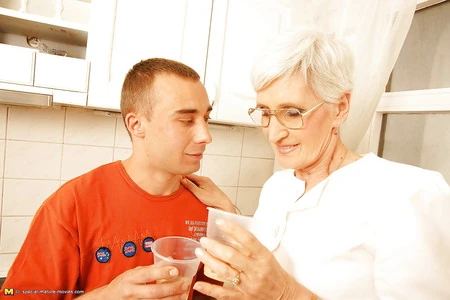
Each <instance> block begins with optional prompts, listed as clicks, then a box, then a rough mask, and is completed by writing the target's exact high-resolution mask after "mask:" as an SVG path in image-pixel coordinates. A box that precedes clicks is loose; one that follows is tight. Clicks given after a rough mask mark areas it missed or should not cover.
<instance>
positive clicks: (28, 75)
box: [0, 44, 36, 85]
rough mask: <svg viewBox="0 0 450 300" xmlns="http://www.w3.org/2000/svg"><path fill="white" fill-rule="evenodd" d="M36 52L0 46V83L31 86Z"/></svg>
mask: <svg viewBox="0 0 450 300" xmlns="http://www.w3.org/2000/svg"><path fill="white" fill-rule="evenodd" d="M35 57H36V51H35V50H31V49H27V48H22V47H16V46H11V45H6V44H0V82H7V83H15V84H25V85H33V78H34V76H33V75H34V61H35Z"/></svg>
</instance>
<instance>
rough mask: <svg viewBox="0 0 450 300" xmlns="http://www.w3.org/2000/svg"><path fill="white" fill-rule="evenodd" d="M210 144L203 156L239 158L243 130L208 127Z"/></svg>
mask: <svg viewBox="0 0 450 300" xmlns="http://www.w3.org/2000/svg"><path fill="white" fill-rule="evenodd" d="M209 129H210V131H211V136H212V142H211V144H209V145H208V146H206V151H205V154H218V155H230V156H241V151H242V139H243V136H244V128H242V127H230V126H221V125H214V124H212V125H210V126H209Z"/></svg>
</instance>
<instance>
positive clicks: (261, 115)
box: [248, 102, 324, 129]
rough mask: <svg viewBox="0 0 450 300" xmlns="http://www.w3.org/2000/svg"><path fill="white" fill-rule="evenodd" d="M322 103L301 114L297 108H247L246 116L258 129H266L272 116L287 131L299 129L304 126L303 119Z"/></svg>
mask: <svg viewBox="0 0 450 300" xmlns="http://www.w3.org/2000/svg"><path fill="white" fill-rule="evenodd" d="M323 103H324V102H320V103H319V104H316V105H314V106H313V107H312V108H311V109H310V110H308V111H306V112H304V113H302V112H300V110H299V109H297V108H282V109H268V108H260V107H257V108H249V109H248V114H249V116H250V118H252V121H253V122H254V123H255V124H256V125H258V126H260V127H268V126H269V124H270V117H271V116H272V115H273V116H275V117H276V118H277V120H278V122H280V124H281V125H283V126H284V127H286V128H288V129H300V128H302V127H303V125H304V121H303V118H304V117H306V116H307V115H309V114H310V113H312V112H313V111H314V110H315V109H317V108H318V107H319V106H321V105H322V104H323Z"/></svg>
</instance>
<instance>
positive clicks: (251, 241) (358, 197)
mask: <svg viewBox="0 0 450 300" xmlns="http://www.w3.org/2000/svg"><path fill="white" fill-rule="evenodd" d="M352 74H353V58H352V54H351V51H350V49H349V48H348V47H347V46H346V45H345V44H343V43H342V42H340V41H338V40H336V39H334V38H332V37H330V36H327V35H324V34H322V33H319V32H302V33H287V34H282V35H281V36H280V37H279V38H277V39H276V40H275V41H273V42H272V44H271V46H269V47H268V48H267V49H266V51H265V52H264V53H263V54H262V55H261V58H260V59H259V60H257V61H256V64H255V67H254V72H253V84H254V88H255V90H256V92H257V104H256V107H255V108H251V109H250V110H249V114H250V116H251V118H252V119H253V120H254V122H255V123H256V124H257V125H259V126H261V127H262V128H263V129H262V130H263V132H264V134H265V136H266V137H267V138H268V139H269V141H270V143H271V144H272V147H273V150H274V152H275V155H276V157H277V160H278V162H279V164H280V165H281V166H283V167H284V168H287V169H286V170H282V171H278V172H276V173H275V174H274V175H273V176H272V177H271V178H270V179H269V180H268V181H267V182H266V183H265V185H264V187H263V189H262V192H261V197H260V201H259V207H258V209H257V211H256V213H255V218H259V219H264V220H265V221H266V222H267V223H269V224H272V225H273V227H272V228H273V230H269V231H268V233H267V234H268V235H271V242H270V243H269V244H268V245H262V244H261V243H260V242H259V241H258V240H257V239H256V238H255V237H254V236H253V235H252V234H251V233H249V232H248V231H246V230H244V229H243V228H241V227H239V226H237V225H235V224H232V223H229V222H225V221H224V220H219V221H218V222H216V223H217V226H218V227H219V228H220V229H221V230H222V231H223V232H224V233H225V234H227V235H228V236H229V237H230V238H232V239H234V240H235V241H236V242H237V243H236V244H234V246H230V245H222V244H220V243H219V242H217V241H215V240H212V239H209V238H203V239H202V240H201V243H202V246H203V248H204V249H197V255H198V256H199V257H200V258H201V260H202V262H203V263H204V264H205V265H207V266H208V267H209V268H211V269H212V270H213V271H214V272H215V273H216V274H218V275H219V276H221V277H222V278H225V279H227V280H229V281H230V282H233V285H224V286H223V287H222V286H213V285H210V284H207V283H203V282H197V283H196V284H195V287H194V288H195V289H196V290H198V291H200V292H202V293H205V294H207V295H210V296H212V297H215V298H217V299H315V298H317V297H319V298H324V299H346V300H349V299H358V300H359V299H450V285H449V284H448V283H449V282H450V221H449V219H450V188H449V186H448V184H447V183H446V181H445V180H444V179H443V177H442V175H441V174H439V173H437V172H434V171H428V170H424V169H420V168H417V167H413V166H409V165H404V164H400V163H395V162H390V161H387V160H384V159H382V158H379V157H377V156H376V155H374V154H366V155H363V156H360V155H358V154H356V153H354V152H353V151H351V150H350V149H348V148H347V147H346V146H345V145H344V144H343V143H342V141H341V138H340V134H339V127H340V126H341V125H342V124H343V123H344V122H345V120H346V118H347V115H348V113H349V108H350V103H351V90H352ZM189 179H190V180H191V181H194V182H195V183H196V185H194V184H193V183H192V182H191V181H188V180H184V181H183V184H184V185H185V186H186V187H188V188H189V189H190V190H191V191H192V192H193V193H194V194H196V195H197V197H199V198H200V199H201V200H202V201H203V202H206V203H209V204H210V205H213V206H218V207H222V208H227V207H230V201H229V199H228V198H227V197H226V196H225V194H224V193H223V192H221V191H220V190H219V189H218V188H217V187H216V186H215V185H214V184H213V183H212V182H211V181H210V180H209V179H208V178H205V177H200V176H194V175H192V176H189ZM205 249H206V251H205ZM316 295H317V296H316Z"/></svg>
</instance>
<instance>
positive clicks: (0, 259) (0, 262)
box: [0, 253, 17, 277]
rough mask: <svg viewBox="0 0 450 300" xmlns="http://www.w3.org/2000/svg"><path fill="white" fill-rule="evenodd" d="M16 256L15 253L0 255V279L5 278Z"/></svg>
mask: <svg viewBox="0 0 450 300" xmlns="http://www.w3.org/2000/svg"><path fill="white" fill-rule="evenodd" d="M16 256H17V254H16V253H8V254H0V277H6V275H7V274H8V270H9V268H11V266H12V264H13V262H14V259H16Z"/></svg>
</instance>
